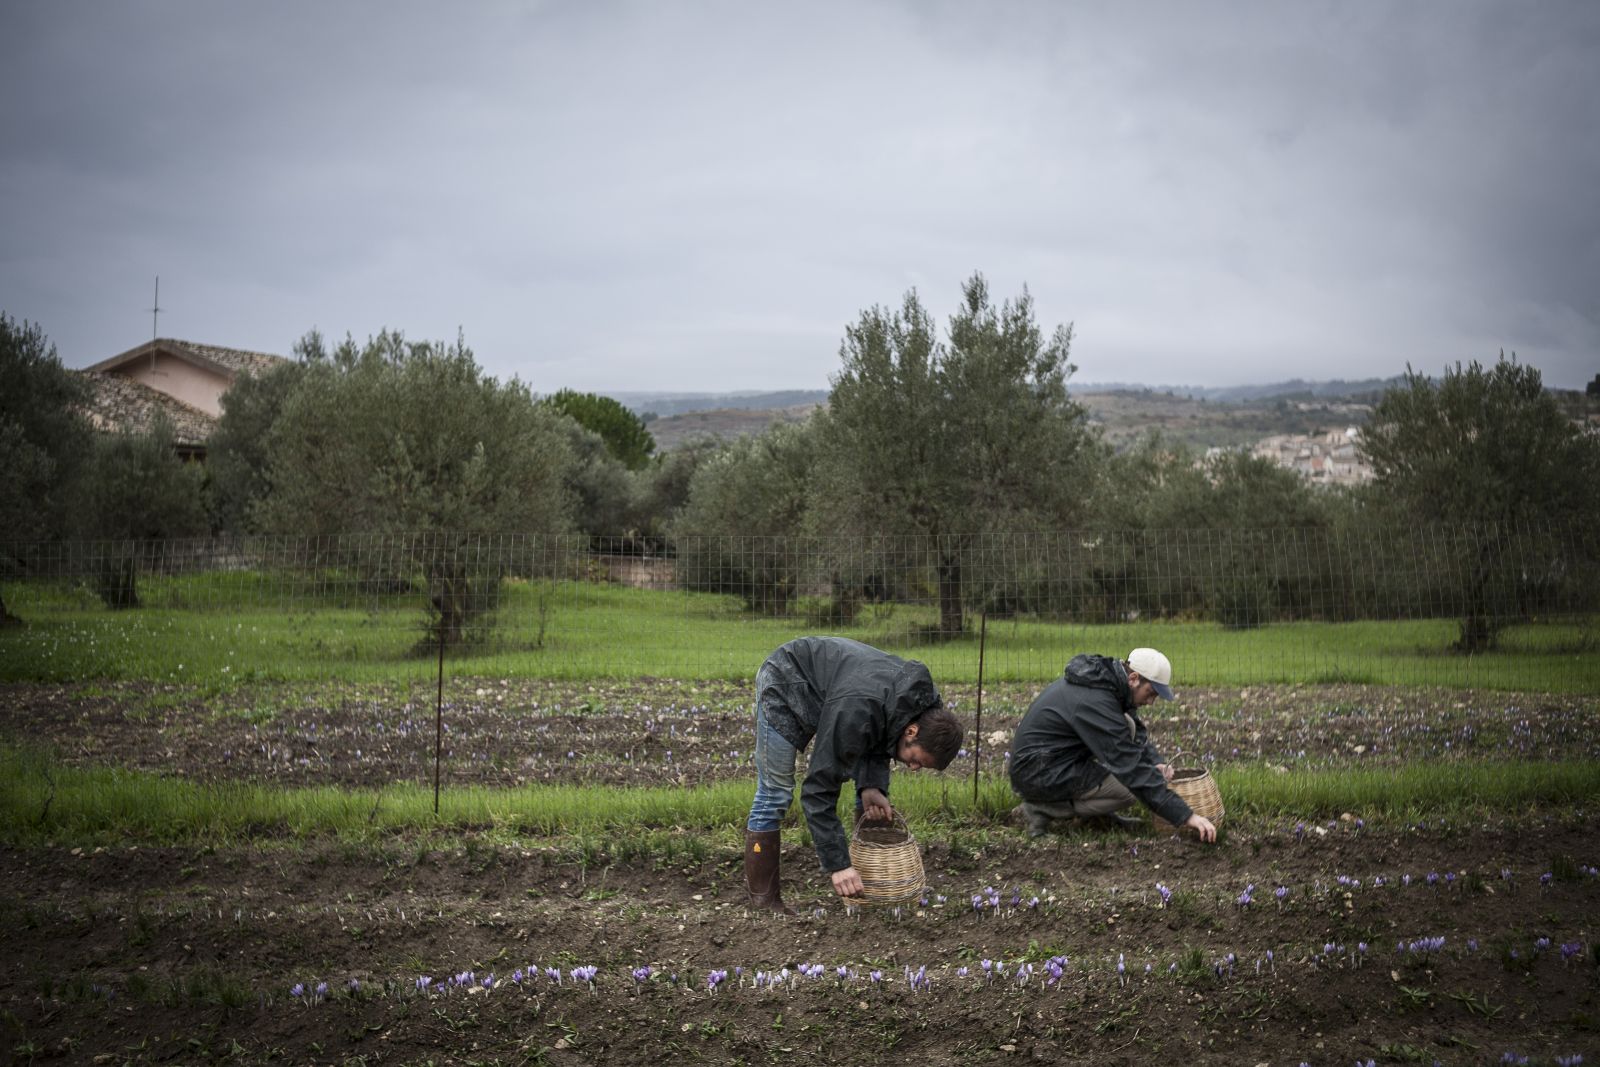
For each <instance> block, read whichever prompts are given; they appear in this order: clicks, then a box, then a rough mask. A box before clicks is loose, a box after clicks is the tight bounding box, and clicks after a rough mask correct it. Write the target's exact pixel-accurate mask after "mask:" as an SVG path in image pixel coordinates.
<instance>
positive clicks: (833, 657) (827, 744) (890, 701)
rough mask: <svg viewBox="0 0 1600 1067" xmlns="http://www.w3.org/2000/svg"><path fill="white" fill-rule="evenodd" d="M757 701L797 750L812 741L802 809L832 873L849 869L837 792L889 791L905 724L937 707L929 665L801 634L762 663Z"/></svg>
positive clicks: (835, 639) (824, 864)
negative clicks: (847, 786) (850, 788)
mask: <svg viewBox="0 0 1600 1067" xmlns="http://www.w3.org/2000/svg"><path fill="white" fill-rule="evenodd" d="M757 679H758V689H757V693H756V699H757V700H758V701H759V702H760V704H761V712H762V714H763V716H764V717H765V718H766V720H767V722H768V723H770V724H771V725H772V728H773V729H775V730H777V731H778V733H780V734H782V735H783V738H784V740H786V741H788V742H789V743H790V744H791V745H793V746H794V747H795V748H796V749H797V750H799V749H803V748H805V747H806V745H808V744H810V743H811V742H812V741H813V740H815V741H816V745H815V747H813V748H812V750H811V757H810V763H809V765H808V767H807V769H806V777H805V782H804V783H803V784H802V785H801V787H800V807H801V809H802V810H803V811H804V812H805V816H806V824H807V825H808V826H810V828H811V838H812V840H813V841H814V842H815V843H816V847H817V859H818V860H820V861H821V863H822V869H823V871H825V872H827V873H829V874H831V873H833V872H834V871H842V870H844V869H845V868H846V867H848V866H850V845H849V841H848V839H847V838H846V836H845V832H844V827H843V826H841V825H840V823H839V812H838V805H839V790H840V788H841V787H842V786H843V785H844V783H845V781H846V780H847V779H848V780H853V781H854V782H855V784H856V792H857V793H858V794H859V793H860V792H861V791H862V790H865V789H877V790H881V791H882V792H883V793H885V794H887V793H888V791H889V761H890V759H891V758H892V757H893V756H894V753H895V747H896V744H897V743H898V742H899V740H900V735H901V734H902V733H904V732H905V728H906V727H907V726H908V725H910V724H911V722H912V721H913V720H914V719H916V718H917V717H918V716H920V715H921V714H922V713H923V712H925V711H927V710H928V709H929V708H934V707H938V706H939V703H940V700H939V690H938V689H936V688H934V684H933V678H932V676H931V675H929V674H928V668H927V667H925V666H923V665H922V664H921V663H918V662H917V661H916V660H905V659H901V658H900V657H899V656H892V655H890V654H889V653H887V652H883V651H880V650H878V649H876V648H873V647H872V646H870V645H864V644H862V643H861V642H859V641H851V640H849V639H847V638H843V637H801V638H798V639H796V640H794V641H790V642H789V643H788V644H786V645H784V646H783V647H782V648H780V649H778V650H777V651H776V652H774V653H773V654H772V655H770V656H768V657H767V661H766V662H765V663H763V664H762V665H761V672H760V674H758V675H757Z"/></svg>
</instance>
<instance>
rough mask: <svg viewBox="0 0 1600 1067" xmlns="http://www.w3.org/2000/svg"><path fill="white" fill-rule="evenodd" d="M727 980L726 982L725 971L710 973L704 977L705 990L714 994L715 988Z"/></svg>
mask: <svg viewBox="0 0 1600 1067" xmlns="http://www.w3.org/2000/svg"><path fill="white" fill-rule="evenodd" d="M727 980H728V972H727V971H720V970H718V971H712V972H711V973H709V974H707V975H706V988H707V989H709V990H711V991H712V992H715V991H716V988H717V986H719V985H721V984H722V983H723V982H725V981H727Z"/></svg>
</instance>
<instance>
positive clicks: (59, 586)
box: [0, 525, 1600, 692]
mask: <svg viewBox="0 0 1600 1067" xmlns="http://www.w3.org/2000/svg"><path fill="white" fill-rule="evenodd" d="M0 596H3V601H4V604H3V607H4V611H5V613H6V614H7V615H8V616H10V617H11V618H13V619H15V620H21V625H12V626H7V627H5V628H4V629H0V651H3V653H4V660H5V665H4V667H3V668H0V677H4V678H9V679H19V678H30V679H66V678H83V677H150V678H167V677H182V678H185V679H194V678H203V677H208V676H213V675H216V676H228V675H232V676H234V677H239V676H246V677H248V676H259V677H264V678H280V677H284V678H296V677H341V676H361V677H370V676H376V675H382V674H385V673H393V672H400V673H405V672H408V671H417V672H420V671H423V670H426V669H431V666H432V664H433V663H434V662H435V660H436V659H437V658H438V657H439V656H443V657H445V658H447V659H448V660H449V661H450V662H451V663H452V664H453V665H454V666H453V668H452V669H453V670H456V671H458V672H467V673H472V672H476V673H485V674H493V673H507V674H516V675H525V676H545V677H632V676H640V675H656V676H668V677H680V678H697V677H733V678H742V677H749V676H750V675H752V674H753V673H754V671H755V668H756V666H757V665H759V663H760V661H761V659H762V658H763V657H764V656H765V654H766V653H767V652H768V651H770V650H771V649H772V648H774V647H776V646H777V645H778V644H781V643H782V642H783V641H785V640H787V639H789V638H790V637H794V636H798V635H800V634H806V633H838V634H845V635H849V636H853V637H858V638H860V639H861V640H864V641H868V642H869V643H872V644H876V645H878V646H880V647H883V648H887V649H890V650H892V651H896V652H898V653H900V654H903V655H909V656H913V657H915V658H918V659H922V660H924V661H925V662H927V663H928V664H929V666H930V667H932V668H934V669H935V671H936V677H943V678H952V679H965V680H969V681H970V680H973V679H975V678H976V677H977V675H978V673H979V671H980V662H981V664H982V667H981V669H982V670H983V672H984V673H985V675H986V677H988V678H991V679H994V680H997V681H998V680H1019V681H1035V680H1040V681H1042V680H1045V679H1048V678H1051V677H1053V676H1055V675H1056V674H1058V673H1059V672H1060V670H1061V667H1062V665H1063V664H1064V663H1065V661H1066V659H1068V658H1069V657H1070V656H1071V655H1073V654H1075V653H1077V652H1082V651H1093V652H1102V653H1114V654H1122V655H1125V654H1126V653H1127V651H1128V649H1129V648H1131V647H1134V646H1136V645H1146V644H1148V645H1155V646H1157V647H1160V648H1161V649H1162V650H1163V651H1165V652H1167V654H1168V655H1169V656H1170V657H1171V658H1172V659H1173V662H1174V664H1175V668H1176V671H1177V680H1178V682H1179V684H1180V686H1182V685H1184V684H1188V685H1230V684H1237V685H1247V684H1252V683H1255V682H1289V683H1299V682H1343V681H1352V682H1378V683H1390V682H1393V683H1402V684H1425V685H1426V684H1437V685H1448V686H1468V687H1471V686H1487V687H1491V688H1530V689H1561V690H1566V691H1582V692H1591V691H1596V690H1597V689H1600V673H1597V668H1596V667H1595V666H1594V661H1596V660H1597V659H1600V657H1597V656H1596V655H1595V652H1596V651H1597V650H1600V627H1597V621H1600V538H1597V537H1596V535H1595V534H1594V533H1593V532H1591V531H1587V530H1581V529H1571V528H1558V527H1547V526H1535V525H1529V526H1524V527H1517V528H1494V529H1487V528H1472V527H1466V526H1458V527H1408V528H1402V529H1384V530H1374V529H1363V530H1359V531H1348V532H1345V531H1339V530H1328V529H1299V528H1271V527H1261V528H1249V529H1220V530H1218V529H1192V530H1127V531H1119V532H1107V531H1074V530H1062V531H1050V532H1029V533H1014V534H1005V533H985V534H971V535H955V536H947V537H938V538H930V537H892V536H882V537H872V538H859V537H834V538H826V537H799V536H795V537H755V536H749V537H740V536H730V537H690V538H682V539H680V540H678V541H677V542H676V544H675V545H674V546H672V548H671V550H670V551H668V552H664V553H661V554H656V555H651V554H642V553H640V552H639V551H638V550H637V543H636V542H633V541H627V540H623V539H617V540H615V541H608V540H606V539H597V538H590V537H577V536H538V535H514V534H510V535H508V534H476V533H466V532H449V531H446V532H430V533H409V534H383V535H378V534H374V535H368V536H347V537H336V538H295V537H249V538H235V539H199V540H166V541H82V542H56V543H10V544H4V545H0Z"/></svg>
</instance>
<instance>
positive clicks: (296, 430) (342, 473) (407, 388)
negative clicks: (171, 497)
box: [256, 330, 571, 534]
mask: <svg viewBox="0 0 1600 1067" xmlns="http://www.w3.org/2000/svg"><path fill="white" fill-rule="evenodd" d="M304 354H305V355H306V356H307V362H306V365H305V368H304V372H303V373H302V374H301V375H300V376H299V380H298V381H297V382H296V383H295V384H294V386H293V388H292V389H290V390H289V392H288V395H287V396H286V397H285V398H284V399H283V402H282V407H281V410H280V411H279V413H278V416H277V419H276V420H275V421H274V423H273V425H272V429H271V431H270V433H269V434H268V439H267V448H266V452H267V457H268V458H267V474H266V479H267V482H268V483H269V486H270V490H269V492H268V493H267V494H266V495H265V497H264V498H263V499H262V500H261V501H260V504H259V507H258V509H257V512H256V517H257V518H258V520H259V521H260V522H261V524H262V526H263V527H264V528H265V529H269V530H277V531H292V532H296V533H306V534H338V533H347V532H362V533H382V532H393V531H412V530H448V531H514V532H519V533H541V532H544V533H548V532H557V531H565V530H568V529H570V524H571V519H570V515H571V503H570V501H569V499H568V495H567V492H566V490H565V487H564V485H563V481H562V479H563V476H564V474H565V472H566V470H567V467H568V466H569V464H570V462H571V453H570V448H569V445H568V442H567V434H566V433H565V431H564V430H563V429H562V426H561V418H560V416H559V415H558V414H557V413H556V412H554V411H552V410H550V409H548V408H546V407H544V406H541V405H539V404H537V403H535V402H534V399H533V397H532V395H531V394H530V393H529V392H528V390H527V388H526V387H524V386H523V385H522V384H521V383H520V382H518V381H516V380H515V379H513V380H512V381H511V382H509V383H500V382H498V381H496V380H495V379H494V378H491V377H488V376H486V375H484V373H483V372H482V370H481V369H480V368H479V367H478V365H477V362H476V361H475V359H474V358H473V355H472V351H471V350H470V349H468V348H467V347H466V344H465V342H464V341H463V340H461V339H460V338H458V339H457V340H456V342H455V344H453V345H445V344H444V343H442V342H411V341H407V340H406V339H405V337H404V336H403V335H402V334H400V333H399V332H394V331H388V330H385V331H383V332H382V333H380V334H378V335H377V336H376V337H373V338H371V339H370V340H369V341H368V342H367V343H366V344H365V345H357V344H356V343H355V342H354V341H353V340H351V339H349V338H346V340H345V341H344V343H343V344H341V345H339V347H338V348H336V349H334V350H333V351H332V352H326V351H324V350H322V348H321V346H320V345H317V344H315V343H313V344H312V345H310V346H309V347H308V348H307V350H306V351H305V353H304Z"/></svg>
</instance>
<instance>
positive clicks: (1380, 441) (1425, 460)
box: [1360, 356, 1600, 653]
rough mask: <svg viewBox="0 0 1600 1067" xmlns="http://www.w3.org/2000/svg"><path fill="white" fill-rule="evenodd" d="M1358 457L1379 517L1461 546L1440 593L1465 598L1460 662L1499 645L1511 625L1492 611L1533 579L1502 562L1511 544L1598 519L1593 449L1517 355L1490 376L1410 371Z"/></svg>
mask: <svg viewBox="0 0 1600 1067" xmlns="http://www.w3.org/2000/svg"><path fill="white" fill-rule="evenodd" d="M1360 448H1361V451H1362V453H1363V454H1364V455H1365V456H1366V459H1367V462H1368V463H1370V464H1371V465H1372V469H1373V475H1374V481H1373V485H1372V487H1371V488H1372V497H1373V499H1374V500H1375V502H1376V504H1377V506H1378V507H1380V508H1383V509H1392V510H1394V511H1396V512H1397V513H1398V515H1399V518H1400V519H1401V520H1402V521H1409V522H1420V523H1432V524H1448V525H1449V526H1450V527H1451V528H1452V530H1453V531H1454V532H1455V533H1456V534H1457V536H1458V537H1459V538H1462V539H1464V542H1463V544H1464V547H1463V548H1462V549H1461V550H1460V553H1459V555H1460V556H1461V558H1459V559H1457V560H1454V561H1452V562H1453V564H1454V567H1455V571H1454V573H1452V574H1450V575H1448V576H1447V577H1446V579H1445V581H1444V582H1443V583H1441V584H1442V586H1443V587H1444V588H1447V589H1449V590H1452V592H1453V595H1456V596H1459V598H1460V611H1461V635H1460V638H1459V639H1458V640H1457V642H1456V647H1457V648H1458V649H1459V650H1460V651H1463V652H1468V653H1472V652H1478V651H1482V650H1484V649H1487V648H1491V647H1493V646H1494V644H1495V642H1496V640H1497V635H1498V632H1499V630H1500V628H1501V626H1502V625H1503V624H1504V622H1505V620H1506V612H1505V611H1504V610H1503V609H1501V608H1499V607H1498V606H1499V605H1504V604H1508V603H1514V602H1515V601H1516V599H1517V598H1518V597H1519V596H1520V595H1522V594H1523V593H1525V592H1526V588H1525V587H1526V586H1527V584H1528V583H1529V582H1530V581H1531V580H1534V576H1533V575H1530V574H1525V573H1522V572H1520V571H1518V570H1517V568H1515V567H1512V566H1510V565H1509V564H1508V563H1507V562H1506V561H1507V559H1508V558H1509V557H1508V552H1507V549H1508V541H1507V538H1509V537H1512V536H1530V535H1531V536H1535V537H1538V536H1541V535H1542V531H1544V530H1546V529H1547V528H1548V527H1549V526H1550V524H1559V525H1570V526H1572V527H1573V528H1592V527H1593V524H1594V523H1595V522H1596V520H1597V519H1600V440H1596V439H1595V438H1593V437H1590V436H1588V435H1587V434H1585V433H1584V432H1583V431H1582V430H1581V429H1579V428H1578V427H1577V426H1576V425H1575V424H1574V423H1573V422H1572V420H1571V419H1569V418H1568V417H1567V416H1566V414H1565V413H1564V412H1562V410H1561V408H1560V405H1559V404H1558V403H1557V402H1556V399H1555V398H1554V397H1553V396H1551V395H1550V394H1549V393H1548V392H1546V391H1545V389H1544V387H1543V384H1542V381H1541V379H1540V375H1539V372H1538V370H1537V369H1535V368H1533V367H1529V366H1526V365H1524V364H1520V363H1518V362H1517V361H1516V358H1515V356H1513V357H1512V358H1511V359H1509V360H1508V359H1505V358H1504V357H1503V356H1502V357H1501V359H1500V360H1498V361H1497V362H1496V363H1495V365H1494V366H1493V367H1488V368H1485V367H1484V366H1483V365H1482V364H1480V363H1478V362H1476V361H1474V362H1472V363H1470V364H1468V365H1466V366H1465V367H1463V366H1462V365H1461V364H1460V363H1457V364H1456V365H1455V367H1454V368H1446V370H1445V373H1444V375H1443V377H1441V378H1440V379H1438V380H1437V381H1435V380H1433V379H1431V378H1428V377H1427V376H1425V375H1422V374H1419V373H1417V372H1416V371H1414V370H1412V369H1411V368H1409V367H1408V368H1407V369H1406V376H1405V381H1404V383H1403V384H1402V385H1401V386H1400V387H1398V388H1395V389H1391V390H1389V391H1388V392H1386V393H1385V394H1384V395H1383V397H1382V398H1381V399H1380V400H1379V401H1378V403H1377V405H1376V407H1374V409H1373V412H1372V417H1371V418H1370V419H1369V420H1368V421H1367V426H1366V428H1365V430H1364V431H1363V432H1362V435H1361V442H1360ZM1456 590H1459V593H1454V591H1456Z"/></svg>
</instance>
